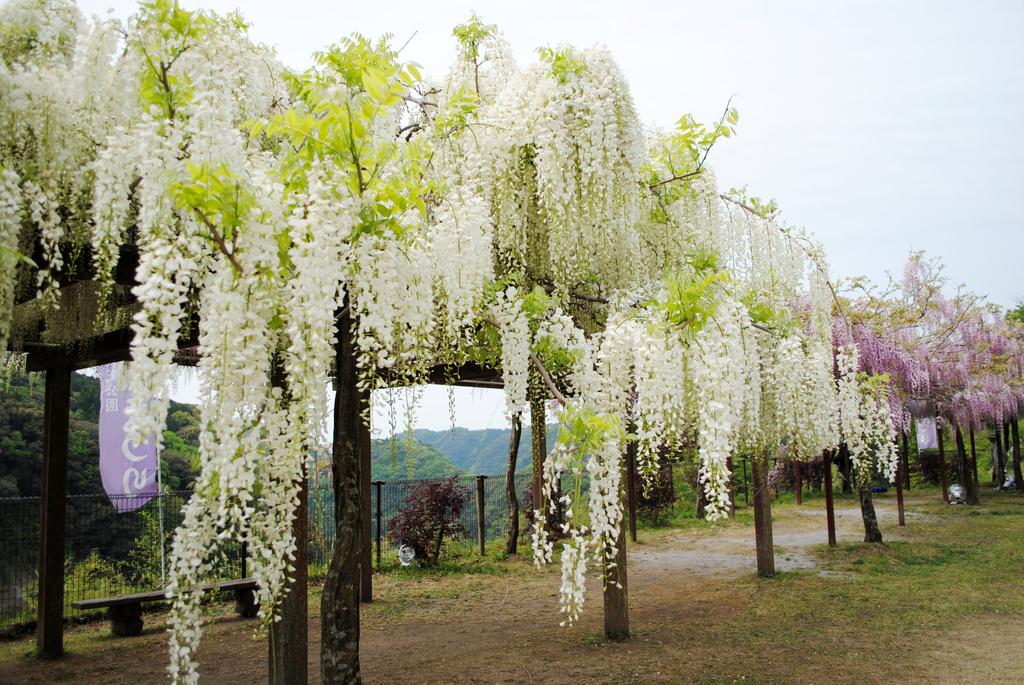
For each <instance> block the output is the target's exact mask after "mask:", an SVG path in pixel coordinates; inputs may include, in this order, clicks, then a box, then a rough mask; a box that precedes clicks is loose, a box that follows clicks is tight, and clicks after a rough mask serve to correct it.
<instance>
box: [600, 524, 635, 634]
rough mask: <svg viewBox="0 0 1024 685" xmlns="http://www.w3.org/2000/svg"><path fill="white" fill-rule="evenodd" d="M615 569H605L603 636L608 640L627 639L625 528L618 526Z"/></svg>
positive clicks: (627, 594)
mask: <svg viewBox="0 0 1024 685" xmlns="http://www.w3.org/2000/svg"><path fill="white" fill-rule="evenodd" d="M616 546H617V547H618V549H617V550H616V552H615V567H614V568H611V569H608V568H607V566H606V568H605V574H606V575H605V580H604V635H605V637H607V638H608V639H609V640H628V639H629V583H628V582H627V574H626V528H625V526H622V525H620V526H619V541H618V543H617V544H616Z"/></svg>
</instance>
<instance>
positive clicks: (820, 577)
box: [0, 502, 1024, 685]
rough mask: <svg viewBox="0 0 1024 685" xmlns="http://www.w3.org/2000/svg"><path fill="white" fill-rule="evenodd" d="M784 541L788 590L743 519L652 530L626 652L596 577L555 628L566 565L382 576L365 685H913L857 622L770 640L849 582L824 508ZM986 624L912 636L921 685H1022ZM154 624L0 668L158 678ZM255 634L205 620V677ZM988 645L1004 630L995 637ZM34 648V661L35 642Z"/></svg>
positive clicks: (252, 643) (791, 511)
mask: <svg viewBox="0 0 1024 685" xmlns="http://www.w3.org/2000/svg"><path fill="white" fill-rule="evenodd" d="M812 507H813V508H812ZM879 518H880V523H881V525H882V527H883V530H884V531H885V533H886V536H887V539H889V540H894V539H899V538H901V537H903V536H904V532H903V531H902V530H899V529H897V528H896V526H895V512H894V511H893V509H892V507H891V504H890V503H889V502H881V503H879ZM913 520H914V519H913V518H912V519H911V522H913ZM917 520H925V519H924V518H918V519H917ZM837 526H838V529H839V536H840V540H845V541H850V542H853V541H857V540H859V539H860V538H861V536H862V535H863V533H862V528H861V526H860V512H859V510H858V509H853V508H850V509H842V510H841V511H839V512H838V516H837ZM904 530H907V529H904ZM775 542H776V545H777V548H778V549H777V555H776V561H777V565H778V567H779V569H780V570H782V571H787V570H796V571H797V573H795V574H786V573H783V575H782V576H781V579H780V580H768V581H764V580H759V579H757V578H756V577H755V576H754V574H753V570H754V547H753V531H752V529H751V528H750V527H748V526H745V525H740V524H736V523H729V524H725V525H722V526H719V527H715V528H713V529H708V528H705V529H699V530H694V531H687V532H665V533H656V534H652V535H649V536H648V540H647V541H646V542H645V543H643V544H640V545H637V546H633V547H631V549H630V592H631V594H630V614H631V625H632V633H633V639H632V640H630V641H628V642H624V643H611V642H608V641H606V640H604V638H603V636H602V632H601V608H600V587H599V586H598V584H597V583H596V582H592V583H591V587H590V588H589V594H588V601H589V602H590V605H589V606H588V607H587V611H586V613H585V615H584V617H583V619H582V621H581V622H580V624H579V625H577V626H575V627H574V628H572V629H563V628H559V627H558V614H557V591H558V579H557V576H556V575H555V573H556V572H555V570H549V571H544V572H534V571H533V570H532V569H529V568H527V566H526V563H525V562H523V563H522V564H519V565H516V566H514V568H513V571H512V572H510V573H509V574H508V575H464V576H455V577H446V578H440V579H423V580H408V579H405V580H399V579H396V578H393V577H390V576H377V579H376V580H375V583H376V594H377V597H378V599H377V601H375V602H374V603H373V604H372V605H371V606H370V607H369V608H367V609H366V613H365V615H364V628H363V635H362V666H363V672H364V674H365V680H366V682H367V683H440V682H445V683H447V682H457V683H581V682H587V683H589V682H597V683H624V682H638V683H647V682H672V683H680V682H683V683H709V684H711V683H732V682H743V683H790V682H793V683H796V682H799V683H826V682H827V683H830V684H832V683H847V682H849V683H854V682H856V683H867V684H870V683H886V684H887V685H888V683H891V682H893V681H894V679H895V680H896V681H897V682H899V681H904V682H906V681H907V680H908V679H907V678H906V677H905V676H906V671H902V670H901V668H902V667H903V666H904V665H905V664H900V663H897V662H895V661H892V660H888V661H883V662H882V663H876V662H875V661H874V660H871V659H867V658H862V657H860V656H858V653H857V652H856V651H855V650H858V649H861V650H865V651H866V652H867V653H875V652H877V654H878V655H882V654H885V653H890V652H891V649H892V648H891V646H890V645H887V644H884V643H883V642H882V641H881V640H879V642H878V643H877V644H872V643H871V642H870V640H871V637H870V635H869V634H867V633H863V632H860V633H858V631H857V630H856V629H857V627H856V626H853V627H849V628H848V627H845V626H833V627H832V630H830V632H829V634H828V635H827V638H826V639H822V638H821V637H819V636H818V635H816V634H814V631H815V630H825V629H828V627H827V626H826V627H825V628H822V627H821V626H817V627H815V628H814V629H813V630H811V629H809V630H808V634H806V635H804V634H802V633H799V632H797V633H794V634H793V636H790V637H786V638H785V639H781V638H777V637H776V636H775V635H774V631H773V625H772V623H773V621H785V620H787V619H785V617H782V618H778V617H773V616H765V617H763V619H762V618H759V616H760V615H759V612H760V611H761V608H762V606H764V600H766V599H770V598H771V597H775V598H776V601H777V600H778V598H779V597H782V598H783V600H785V601H783V602H781V603H779V602H778V601H777V603H779V604H781V606H783V607H785V606H787V603H789V602H793V603H799V602H800V601H801V599H800V595H799V592H798V591H797V590H796V589H793V588H790V587H789V585H787V583H788V582H799V583H803V584H805V585H806V586H807V587H811V588H814V587H817V586H821V585H822V584H828V583H833V584H834V583H842V582H843V581H842V580H841V579H839V578H833V577H830V576H829V575H828V574H826V573H824V569H819V570H818V572H817V573H816V572H815V569H817V568H818V565H817V562H816V558H817V557H816V556H815V554H814V552H813V550H812V549H811V548H812V547H813V546H815V545H821V544H822V543H824V542H825V534H824V515H823V512H822V511H821V509H820V503H816V504H813V505H807V506H805V507H804V508H802V509H797V508H796V507H782V508H780V510H779V511H777V515H776V520H775ZM786 578H790V579H791V581H787V580H786ZM816 584H817V585H816ZM825 587H831V586H825ZM789 592H793V593H794V597H793V599H792V600H788V599H786V597H788V595H786V593H789ZM312 613H313V618H312V620H311V625H310V640H311V643H310V654H311V669H310V672H311V674H314V675H313V677H314V678H315V677H316V676H315V674H316V673H317V671H318V668H317V665H316V663H315V661H316V659H317V658H318V652H319V637H318V636H319V619H318V614H319V612H318V611H317V610H316V609H315V608H314V610H313V612H312ZM986 620H987V621H989V622H988V623H970V624H965V625H963V626H956V627H955V629H954V631H953V633H952V634H951V635H949V636H947V635H946V634H945V633H943V632H934V631H933V633H922V635H920V636H918V637H917V638H915V641H914V647H915V649H916V650H917V652H916V653H915V654H913V655H910V658H909V660H908V662H910V663H914V664H917V665H918V668H919V674H920V682H979V683H980V682H993V683H997V682H1021V679H1019V678H1017V679H1014V677H1015V675H1016V674H1018V673H1024V670H1022V668H1021V663H1020V659H1021V657H1020V650H1019V642H1020V636H1021V635H1022V633H1024V622H1022V620H1021V619H1020V618H1013V619H1010V618H1008V617H1003V618H1000V617H990V618H988V619H986ZM159 623H160V621H159V617H151V620H150V624H151V625H150V626H149V627H148V629H147V631H146V633H145V634H144V635H143V636H141V637H139V638H135V639H130V640H123V639H115V638H110V637H107V636H106V628H105V626H102V625H94V626H86V627H80V628H76V629H72V630H71V631H69V636H68V650H69V656H68V658H66V659H64V660H61V661H58V662H55V663H39V662H35V661H34V660H32V659H30V658H27V657H24V656H13V657H11V658H5V659H2V660H0V683H10V684H12V685H14V684H22V683H49V682H74V683H76V685H92V684H96V685H99V684H103V685H108V684H116V683H126V684H130V685H140V684H142V683H158V682H163V680H164V678H165V676H164V668H165V664H166V647H165V644H166V642H165V635H164V633H162V632H161V626H160V625H159ZM778 625H781V624H778ZM787 625H788V624H787ZM253 628H254V623H253V622H252V621H242V620H238V619H234V618H230V617H225V618H220V619H218V620H215V621H214V622H212V623H211V624H210V625H209V626H208V630H207V634H206V636H205V638H204V642H203V647H202V651H201V653H200V661H201V672H202V674H203V682H206V683H226V684H231V683H261V682H265V679H266V667H265V665H266V660H267V649H266V639H265V638H264V637H259V638H256V639H253V636H252V631H253ZM790 628H792V626H790ZM850 628H853V630H852V631H851V630H850ZM956 631H963V632H962V633H960V632H956ZM791 632H792V630H791ZM787 635H788V634H787ZM993 636H999V637H998V639H997V641H996V642H995V643H993V642H992V637H993ZM949 639H953V640H957V641H959V640H963V641H964V642H966V643H969V644H971V645H975V646H976V647H975V648H974V650H975V651H971V652H969V653H966V655H965V656H964V657H963V658H960V660H959V661H957V658H956V657H952V656H950V655H951V654H952V653H951V652H950V650H949V644H950V643H949V641H948V640H949ZM865 640H867V641H868V643H867V644H865ZM23 645H24V649H23V651H22V653H23V654H24V653H26V652H27V651H28V650H30V649H31V644H30V642H25V643H23ZM1015 645H1016V649H1015ZM886 650H889V652H886ZM993 652H998V653H1012V654H1013V655H1014V656H1013V657H1012V658H1010V659H1008V660H1007V659H1003V660H1001V661H1000V660H998V659H997V660H996V661H997V663H994V664H993V663H991V662H992V661H993V660H992V658H991V657H992V653H993ZM0 654H11V652H10V651H6V652H0ZM965 659H966V660H965ZM982 663H988V665H987V666H986V667H985V668H984V669H982V668H976V669H974V670H971V668H969V666H970V665H971V664H982ZM965 664H966V666H965ZM953 668H955V669H956V670H951V669H953ZM901 674H902V675H903V676H904V677H901ZM949 674H955V676H956V677H954V678H953V679H952V680H950V679H949V678H948V677H946V676H947V675H949ZM972 678H973V679H972ZM915 680H916V679H915ZM314 682H317V681H316V680H314Z"/></svg>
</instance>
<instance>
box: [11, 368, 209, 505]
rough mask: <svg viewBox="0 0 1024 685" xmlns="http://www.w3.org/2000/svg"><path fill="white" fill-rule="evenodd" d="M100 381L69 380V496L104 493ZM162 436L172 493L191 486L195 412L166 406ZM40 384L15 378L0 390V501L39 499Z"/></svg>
mask: <svg viewBox="0 0 1024 685" xmlns="http://www.w3.org/2000/svg"><path fill="white" fill-rule="evenodd" d="M99 404H100V382H99V379H97V378H94V377H92V376H86V375H84V374H80V373H75V374H72V376H71V425H70V435H69V438H68V494H71V495H84V494H94V493H100V492H103V485H102V484H101V482H100V472H99V427H98V424H97V421H98V418H99ZM167 426H168V429H169V430H167V431H165V432H164V451H163V455H162V456H163V474H162V476H163V482H164V485H165V486H166V487H169V488H171V489H174V490H179V489H187V488H189V487H190V486H191V484H192V462H193V459H194V457H195V454H196V449H197V447H198V444H199V413H198V410H197V408H196V407H194V406H192V405H188V404H181V403H178V402H171V406H170V408H169V409H168V415H167ZM42 430H43V385H42V378H41V377H39V378H33V377H30V376H26V375H15V377H13V378H11V379H10V382H9V383H8V384H7V385H6V387H3V386H0V497H34V496H37V495H39V493H40V478H41V475H42V468H43V466H42V453H43V434H42Z"/></svg>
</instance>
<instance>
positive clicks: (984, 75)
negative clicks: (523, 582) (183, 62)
mask: <svg viewBox="0 0 1024 685" xmlns="http://www.w3.org/2000/svg"><path fill="white" fill-rule="evenodd" d="M183 4H184V5H185V6H186V7H199V6H202V7H208V8H211V9H216V10H218V11H226V10H231V9H236V8H240V9H241V10H242V12H243V14H244V16H245V17H246V18H247V19H248V20H249V21H250V22H251V24H252V29H251V33H252V36H253V37H254V38H255V39H256V40H259V41H261V42H264V43H267V44H270V45H272V46H274V47H275V48H277V50H278V53H279V54H280V56H281V58H282V60H283V61H284V62H285V63H286V64H288V65H289V66H293V67H302V66H305V65H307V64H308V63H309V56H310V55H311V53H312V52H314V51H315V50H318V49H320V48H322V47H324V46H326V45H328V44H330V43H332V42H334V41H336V40H337V39H338V38H340V37H342V36H345V35H348V34H349V33H352V32H360V33H363V34H366V35H369V36H378V35H380V34H382V33H391V34H393V35H394V36H395V42H396V43H397V44H399V45H401V44H402V43H404V42H405V41H406V40H407V39H408V38H409V37H410V36H413V35H414V34H415V36H414V37H413V38H412V40H411V42H410V43H409V45H408V47H407V48H406V49H405V52H404V53H403V56H404V57H405V58H406V59H409V60H412V61H415V62H418V63H419V64H421V65H422V66H423V67H424V68H425V70H426V71H427V73H429V74H431V75H434V76H437V77H441V76H443V74H444V73H445V72H446V71H447V68H448V65H449V63H450V61H451V60H452V58H453V56H454V42H453V38H452V37H451V29H452V27H453V26H454V25H456V24H458V23H460V22H462V21H463V20H465V18H466V17H468V16H469V14H470V13H471V12H473V11H476V12H477V13H478V14H480V15H481V17H482V18H483V19H484V20H485V21H487V22H489V23H496V24H498V25H499V26H500V27H501V29H502V30H503V31H504V32H505V35H506V37H507V38H508V40H509V42H510V43H511V44H512V47H513V49H514V52H515V55H516V59H517V61H518V62H519V64H520V65H525V64H528V63H530V62H532V61H533V60H534V58H535V55H534V50H535V49H536V48H537V47H539V46H544V45H557V44H561V43H572V44H575V45H578V46H588V45H592V44H594V43H602V44H604V45H607V46H608V47H609V48H610V49H611V51H612V53H613V54H614V56H615V58H616V59H617V60H618V62H619V64H620V65H621V67H622V69H623V71H624V73H625V75H626V77H627V79H628V80H629V82H630V84H631V87H632V90H633V97H634V98H635V100H636V104H637V108H638V110H639V112H640V115H641V117H642V118H643V119H644V120H645V121H646V122H647V123H650V124H654V125H659V126H664V127H668V126H671V125H672V124H673V122H675V121H676V120H677V119H678V118H679V117H680V116H681V115H682V114H684V113H687V112H690V113H693V114H694V115H695V116H696V117H697V118H698V119H699V120H702V121H712V120H714V119H716V118H717V116H718V115H719V114H720V113H721V110H722V108H723V106H724V105H725V103H726V101H727V100H728V99H729V96H730V95H733V94H735V95H736V99H735V100H734V104H735V106H736V107H737V108H738V109H739V112H740V127H739V135H738V137H736V138H734V139H732V140H728V141H725V142H723V143H721V144H720V145H719V146H716V148H715V150H714V151H713V152H712V154H711V157H710V162H711V163H712V165H713V166H714V167H715V169H716V172H717V174H718V179H719V183H720V185H721V186H722V187H723V188H729V187H732V186H743V185H746V186H748V187H749V190H750V192H752V193H753V194H755V195H759V196H761V197H773V198H775V199H776V200H777V201H778V202H779V204H780V206H781V208H782V218H783V219H784V220H786V221H787V222H789V223H791V224H796V225H800V226H805V227H807V228H808V229H810V230H811V231H813V232H814V233H815V234H816V235H817V236H818V237H819V238H820V239H821V240H822V241H823V242H824V244H825V248H826V250H827V252H828V256H829V260H830V262H831V264H832V269H833V275H835V276H839V277H846V276H853V275H866V276H869V277H870V278H872V279H873V280H876V281H882V280H884V278H885V273H886V272H887V271H889V272H894V273H899V272H900V271H901V270H902V265H903V263H904V262H905V260H906V257H907V255H908V254H909V253H910V252H911V251H912V250H925V251H926V252H927V253H928V254H929V255H932V256H938V257H941V258H942V260H943V261H944V262H945V264H946V268H947V274H948V276H949V278H950V280H951V281H952V282H953V283H954V284H957V283H966V284H967V285H968V287H969V288H970V289H971V290H973V291H975V292H978V293H981V294H984V295H986V296H987V297H988V298H989V299H990V300H992V301H994V302H997V303H999V304H1002V305H1007V306H1008V305H1013V304H1015V303H1016V302H1017V301H1018V300H1020V299H1024V282H1022V281H1021V279H1020V278H1019V277H1018V274H1019V266H1018V264H1019V258H1020V256H1021V253H1022V248H1024V197H1022V195H1024V193H1022V192H1021V191H1022V190H1024V135H1022V134H1021V132H1020V130H1019V127H1020V126H1021V125H1022V123H1024V78H1022V77H1021V66H1022V65H1024V2H1015V1H1010V0H1007V1H1005V2H979V1H973V2H970V3H967V2H963V1H962V0H960V1H956V2H935V1H932V2H920V1H919V2H911V1H907V0H901V1H899V2H891V1H890V2H835V1H829V2H820V1H818V2H811V1H807V2H772V3H764V2H756V1H753V0H750V1H742V2H737V1H728V2H707V1H704V2H682V1H676V2H664V3H662V2H650V3H644V2H637V1H634V2H625V3H624V2H603V1H591V2H585V3H584V2H566V1H564V0H563V1H561V2H558V1H556V0H545V1H544V2H534V1H532V0H530V1H525V0H520V1H517V2H500V3H499V2H481V1H479V0H478V1H477V2H464V1H463V0H455V1H447V0H446V1H445V2H443V3H442V2H425V1H424V0H420V1H419V2H407V1H405V0H397V1H390V2H323V1H320V2H318V1H316V0H290V2H281V1H280V0H275V1H270V2H266V1H263V0H258V1H247V2H244V3H243V2H239V1H238V0H234V1H232V0H228V1H226V2H221V1H218V2H210V1H208V0H204V1H197V2H190V1H189V0H183ZM79 6H80V7H82V9H83V10H84V11H86V12H88V13H102V12H104V10H105V9H106V8H108V7H113V8H114V11H115V13H116V14H117V15H119V16H126V15H127V14H128V13H129V12H130V11H131V9H132V7H134V3H133V2H125V1H120V2H113V1H112V0H87V1H80V2H79ZM493 394H494V395H495V396H497V395H500V393H493ZM481 397H485V398H486V397H487V395H486V394H484V395H481V393H480V392H479V391H478V392H476V393H469V392H467V393H466V400H465V402H464V403H463V402H460V405H462V404H464V405H465V406H460V408H459V414H460V420H459V423H460V425H467V426H470V427H483V426H486V425H488V424H491V425H504V419H503V416H502V412H501V408H500V400H489V399H481ZM424 404H425V405H426V406H425V407H424V409H423V410H421V411H420V418H419V420H418V423H419V424H420V425H424V426H427V427H444V425H445V424H446V423H447V422H448V419H447V414H448V411H447V398H446V396H445V395H444V393H429V394H428V396H426V397H425V398H424ZM495 408H497V410H496V411H495Z"/></svg>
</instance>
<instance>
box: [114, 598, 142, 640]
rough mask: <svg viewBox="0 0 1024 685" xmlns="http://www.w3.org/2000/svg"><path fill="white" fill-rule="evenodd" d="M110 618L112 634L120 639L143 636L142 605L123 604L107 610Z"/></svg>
mask: <svg viewBox="0 0 1024 685" xmlns="http://www.w3.org/2000/svg"><path fill="white" fill-rule="evenodd" d="M107 613H108V614H109V616H110V632H111V633H113V634H114V635H116V636H118V637H135V636H136V635H141V634H142V604H141V603H139V604H122V605H121V606H113V607H110V608H109V609H107Z"/></svg>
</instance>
